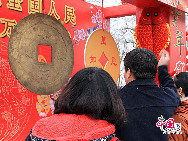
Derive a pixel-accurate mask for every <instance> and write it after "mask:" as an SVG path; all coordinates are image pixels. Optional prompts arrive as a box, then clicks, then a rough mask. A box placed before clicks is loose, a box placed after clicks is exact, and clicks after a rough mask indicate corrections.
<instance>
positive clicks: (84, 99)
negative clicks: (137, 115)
mask: <svg viewBox="0 0 188 141" xmlns="http://www.w3.org/2000/svg"><path fill="white" fill-rule="evenodd" d="M54 113H55V114H58V113H67V114H77V115H83V114H85V115H89V116H90V117H92V118H94V119H100V120H107V121H108V122H110V123H112V124H114V125H115V126H116V127H119V126H120V125H122V124H123V123H125V121H126V113H125V109H124V107H123V104H122V101H121V98H120V97H119V93H118V90H117V86H116V84H115V82H114V80H113V78H112V77H111V76H110V74H109V73H108V72H106V71H104V70H103V69H101V68H97V67H90V68H85V69H82V70H80V71H78V72H77V73H76V74H75V75H74V76H73V77H72V79H70V81H69V82H68V84H67V85H66V87H65V88H64V90H63V91H62V94H61V95H60V96H59V97H58V99H57V100H56V102H55V111H54Z"/></svg>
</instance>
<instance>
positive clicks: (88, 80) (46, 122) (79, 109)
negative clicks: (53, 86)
mask: <svg viewBox="0 0 188 141" xmlns="http://www.w3.org/2000/svg"><path fill="white" fill-rule="evenodd" d="M160 56H161V57H160V60H159V61H158V60H157V57H156V56H155V54H154V53H153V52H152V51H150V50H148V49H144V48H136V49H134V50H132V51H130V52H129V53H127V54H126V57H125V59H124V66H125V73H124V77H125V81H126V85H125V86H124V87H123V88H122V89H120V90H118V89H117V86H116V83H115V82H114V80H113V78H112V77H111V76H110V74H109V73H108V72H106V71H105V70H103V69H101V68H97V67H90V68H85V69H82V70H80V71H78V72H77V73H76V74H75V75H74V76H73V77H72V78H71V79H70V81H69V82H68V83H67V84H66V86H65V88H64V89H63V91H62V93H61V95H60V96H59V97H58V98H57V100H56V101H55V111H54V114H53V115H52V116H50V117H46V118H43V119H40V120H39V121H37V123H36V124H35V125H34V126H33V128H32V129H31V131H30V134H29V135H28V136H27V137H26V141H33V140H35V141H53V140H56V141H89V140H90V141H118V140H121V141H169V140H170V141H186V140H187V141H188V72H182V73H179V74H178V75H176V76H175V77H174V80H173V79H172V78H171V76H170V74H169V73H168V65H169V63H170V56H169V53H168V52H167V51H166V50H162V51H161V53H160ZM157 73H158V80H159V83H160V86H158V85H157V84H156V82H155V81H154V80H155V78H156V74H157ZM168 119H171V120H169V121H174V123H181V124H179V125H180V127H181V128H180V129H181V131H180V134H176V133H175V132H172V133H170V134H168V133H169V132H170V131H167V132H165V129H167V128H165V125H163V123H162V122H164V123H166V124H170V123H168V122H165V121H166V120H168ZM172 119H173V120H172ZM159 121H161V122H159ZM157 123H160V124H159V125H158V124H157ZM157 125H158V126H160V127H157ZM166 126H167V125H166ZM168 126H169V125H168ZM171 129H172V128H171ZM174 129H175V127H174Z"/></svg>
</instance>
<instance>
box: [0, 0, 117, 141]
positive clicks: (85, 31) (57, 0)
mask: <svg viewBox="0 0 188 141" xmlns="http://www.w3.org/2000/svg"><path fill="white" fill-rule="evenodd" d="M0 13H1V14H0V103H1V106H0V141H5V140H6V141H12V140H20V141H22V140H25V138H26V136H27V135H28V134H29V131H30V130H31V128H32V127H33V125H34V124H35V123H36V121H37V120H39V119H40V118H42V117H46V116H50V115H52V113H53V110H54V101H53V100H52V99H55V98H56V97H57V96H58V95H59V94H60V92H61V90H60V91H58V92H56V93H53V94H51V95H48V96H44V95H37V94H35V93H32V92H30V91H29V90H27V89H26V88H24V87H23V86H22V85H21V84H20V83H19V82H18V80H17V79H16V77H15V76H14V74H13V72H12V70H11V67H10V64H9V58H8V42H9V37H10V35H11V32H12V30H13V29H14V27H15V26H16V24H17V23H18V22H19V21H20V20H21V19H23V18H24V17H25V16H27V15H29V14H34V13H44V14H48V15H50V16H53V17H54V18H56V19H57V20H59V22H61V24H63V25H64V27H65V28H66V30H67V31H68V32H69V36H70V37H71V40H72V44H73V49H74V66H73V71H72V75H71V77H72V76H73V75H74V74H75V73H76V72H77V71H79V70H80V69H83V68H85V63H84V60H85V57H84V55H85V54H84V50H85V44H86V41H87V38H88V37H89V36H90V34H91V33H92V32H93V31H95V30H97V29H101V28H102V24H103V27H104V29H105V30H107V31H109V29H110V24H109V20H107V19H105V18H104V14H103V13H102V10H101V7H98V6H94V5H92V4H89V3H86V2H84V1H83V0H76V2H75V0H67V1H63V0H0ZM102 19H103V22H102ZM57 42H58V41H57ZM38 49H39V50H38V62H47V63H50V62H51V61H53V60H51V57H50V53H51V49H53V47H51V48H49V46H48V47H44V46H43V47H42V48H41V47H40V45H39V46H38ZM104 53H105V54H106V52H105V51H104ZM47 54H49V55H47ZM107 57H109V56H107ZM111 57H115V56H111ZM108 59H109V61H112V60H113V63H114V64H117V61H118V59H117V58H115V59H113V58H108ZM111 63H112V62H109V64H111ZM113 63H112V65H114V64H113ZM107 67H108V66H107ZM51 97H53V98H51Z"/></svg>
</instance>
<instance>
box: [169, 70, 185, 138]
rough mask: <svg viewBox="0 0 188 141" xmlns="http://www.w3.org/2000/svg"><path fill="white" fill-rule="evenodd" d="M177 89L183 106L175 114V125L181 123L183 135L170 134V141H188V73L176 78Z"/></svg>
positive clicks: (180, 74)
mask: <svg viewBox="0 0 188 141" xmlns="http://www.w3.org/2000/svg"><path fill="white" fill-rule="evenodd" d="M174 83H175V87H176V88H177V92H178V95H179V97H180V99H181V105H180V106H179V107H178V109H177V110H176V112H175V113H174V116H173V119H174V122H175V123H181V132H182V134H170V135H169V141H188V72H181V73H179V74H178V75H176V76H175V77H174Z"/></svg>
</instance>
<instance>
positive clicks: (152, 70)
mask: <svg viewBox="0 0 188 141" xmlns="http://www.w3.org/2000/svg"><path fill="white" fill-rule="evenodd" d="M157 64H158V60H157V57H156V56H155V54H154V53H153V52H152V51H150V50H148V49H145V48H136V49H133V50H132V51H130V52H128V53H127V54H126V56H125V59H124V66H125V74H124V77H125V81H126V83H127V84H128V83H129V82H131V81H132V80H135V79H155V77H156V74H157Z"/></svg>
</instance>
